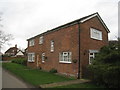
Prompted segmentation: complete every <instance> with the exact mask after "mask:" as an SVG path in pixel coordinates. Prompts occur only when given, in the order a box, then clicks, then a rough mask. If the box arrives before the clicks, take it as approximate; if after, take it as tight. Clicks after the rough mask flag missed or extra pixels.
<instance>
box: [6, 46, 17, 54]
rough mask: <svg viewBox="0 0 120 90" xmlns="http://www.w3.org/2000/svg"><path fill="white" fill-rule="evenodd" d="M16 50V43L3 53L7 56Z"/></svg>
mask: <svg viewBox="0 0 120 90" xmlns="http://www.w3.org/2000/svg"><path fill="white" fill-rule="evenodd" d="M17 51H18V48H17V45H15V47H10V48H9V49H8V50H7V51H6V52H5V55H7V56H15V55H16V53H17Z"/></svg>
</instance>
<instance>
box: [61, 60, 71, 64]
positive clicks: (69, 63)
mask: <svg viewBox="0 0 120 90" xmlns="http://www.w3.org/2000/svg"><path fill="white" fill-rule="evenodd" d="M59 63H69V64H70V63H72V62H65V61H59Z"/></svg>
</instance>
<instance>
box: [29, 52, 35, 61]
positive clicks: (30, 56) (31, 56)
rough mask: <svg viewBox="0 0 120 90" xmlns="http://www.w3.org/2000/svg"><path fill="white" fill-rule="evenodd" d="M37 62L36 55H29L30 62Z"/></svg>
mask: <svg viewBox="0 0 120 90" xmlns="http://www.w3.org/2000/svg"><path fill="white" fill-rule="evenodd" d="M34 61H35V53H28V62H34Z"/></svg>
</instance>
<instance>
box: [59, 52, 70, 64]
mask: <svg viewBox="0 0 120 90" xmlns="http://www.w3.org/2000/svg"><path fill="white" fill-rule="evenodd" d="M71 57H72V53H71V52H62V53H59V62H61V63H71Z"/></svg>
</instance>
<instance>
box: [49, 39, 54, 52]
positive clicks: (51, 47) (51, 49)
mask: <svg viewBox="0 0 120 90" xmlns="http://www.w3.org/2000/svg"><path fill="white" fill-rule="evenodd" d="M50 51H51V52H54V41H53V40H51V41H50Z"/></svg>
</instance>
